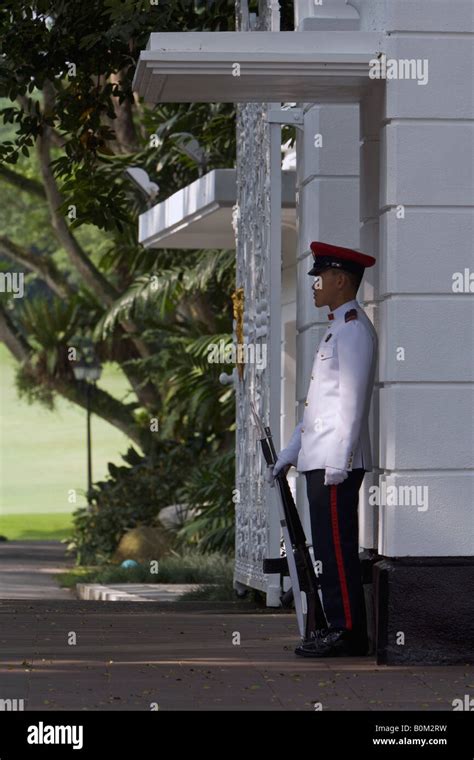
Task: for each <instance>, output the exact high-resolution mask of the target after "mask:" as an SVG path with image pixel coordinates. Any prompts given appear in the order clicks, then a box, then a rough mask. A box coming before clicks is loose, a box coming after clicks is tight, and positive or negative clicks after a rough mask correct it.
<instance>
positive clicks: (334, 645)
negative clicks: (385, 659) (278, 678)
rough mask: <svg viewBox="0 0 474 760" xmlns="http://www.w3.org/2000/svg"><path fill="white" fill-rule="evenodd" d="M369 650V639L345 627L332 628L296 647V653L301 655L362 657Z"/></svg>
mask: <svg viewBox="0 0 474 760" xmlns="http://www.w3.org/2000/svg"><path fill="white" fill-rule="evenodd" d="M367 652H368V643H367V641H362V640H361V639H360V638H359V637H356V636H355V635H354V634H353V632H352V631H348V630H346V629H345V628H331V629H329V631H326V633H325V634H323V635H321V636H318V638H315V639H314V641H310V642H303V643H302V644H301V645H300V646H298V647H296V649H295V654H297V655H299V656H300V657H362V656H364V655H366V654H367Z"/></svg>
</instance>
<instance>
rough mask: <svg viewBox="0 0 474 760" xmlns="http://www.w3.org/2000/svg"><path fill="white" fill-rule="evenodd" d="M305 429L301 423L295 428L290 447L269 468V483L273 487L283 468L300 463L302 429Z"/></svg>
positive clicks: (289, 443) (281, 452) (282, 451)
mask: <svg viewBox="0 0 474 760" xmlns="http://www.w3.org/2000/svg"><path fill="white" fill-rule="evenodd" d="M302 427H303V423H302V422H300V423H298V425H297V426H296V427H295V429H294V431H293V435H292V436H291V438H290V440H289V442H288V446H287V447H286V448H284V449H282V450H281V451H280V453H279V454H278V459H277V460H276V462H275V464H273V465H269V467H268V473H267V481H268V482H269V483H270V485H271V486H273V485H274V482H273V481H274V479H275V478H276V476H277V475H278V473H279V472H280V470H282V469H283V467H287V466H288V465H295V466H296V463H297V461H298V454H299V453H300V448H301V428H302Z"/></svg>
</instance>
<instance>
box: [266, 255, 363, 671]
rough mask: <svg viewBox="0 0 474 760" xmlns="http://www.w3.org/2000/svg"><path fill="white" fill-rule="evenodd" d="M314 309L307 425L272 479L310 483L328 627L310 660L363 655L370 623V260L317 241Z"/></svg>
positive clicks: (306, 648)
mask: <svg viewBox="0 0 474 760" xmlns="http://www.w3.org/2000/svg"><path fill="white" fill-rule="evenodd" d="M311 250H312V252H313V259H314V263H313V267H312V269H311V270H310V271H309V272H308V274H309V275H312V276H313V275H314V276H316V279H315V281H314V283H313V285H312V289H313V293H314V303H315V305H316V306H317V307H322V306H328V307H329V309H330V312H329V315H328V327H327V331H326V334H325V335H324V336H323V339H322V340H321V343H320V344H319V347H318V350H317V353H316V356H315V359H314V364H313V369H312V373H311V380H310V384H309V389H308V394H307V399H306V401H305V408H304V415H303V420H302V422H300V423H299V425H297V426H296V428H295V431H294V433H293V435H292V437H291V439H290V442H289V444H288V446H287V447H286V448H285V449H283V450H282V451H281V452H280V453H279V455H278V459H277V462H276V463H275V465H274V467H273V468H271V472H270V473H269V481H270V482H271V483H273V478H274V477H275V476H276V475H277V473H278V472H279V471H280V470H281V469H282V468H284V471H285V472H287V471H288V469H289V468H290V467H291V465H294V466H295V467H296V469H297V470H298V472H304V474H305V476H306V491H307V495H308V501H309V509H310V518H311V532H312V538H313V548H314V554H315V559H317V560H320V561H321V563H322V572H321V575H320V581H321V591H322V597H323V606H324V611H325V615H326V620H327V622H328V628H325V629H322V630H320V631H319V632H318V635H317V637H316V638H315V639H314V641H312V642H310V643H303V644H301V645H300V646H298V647H297V648H296V649H295V653H296V654H298V655H301V656H303V657H334V656H337V655H343V654H347V655H364V654H367V650H368V639H367V621H366V611H365V601H364V591H363V586H362V577H361V567H360V562H359V528H358V512H357V510H358V500H359V497H358V492H359V488H360V486H361V484H362V480H363V478H364V474H365V472H366V471H368V470H371V469H372V458H371V448H370V438H369V428H368V414H369V407H370V400H371V395H372V390H373V384H374V376H375V363H376V356H377V335H376V332H375V330H374V328H373V326H372V323H371V322H370V320H369V319H368V317H367V316H366V314H365V313H364V311H363V310H362V309H361V307H360V305H359V303H358V302H357V300H356V294H357V290H358V288H359V285H360V282H361V280H362V275H363V273H364V269H365V268H366V267H371V266H373V264H375V259H374V258H373V257H372V256H367V255H365V254H363V253H359V252H358V251H354V250H351V249H349V248H341V247H340V246H334V245H328V244H327V243H319V242H313V243H311Z"/></svg>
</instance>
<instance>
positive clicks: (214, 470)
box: [69, 437, 234, 565]
mask: <svg viewBox="0 0 474 760" xmlns="http://www.w3.org/2000/svg"><path fill="white" fill-rule="evenodd" d="M123 459H124V461H125V465H124V466H120V467H118V466H116V465H113V464H109V477H108V478H107V480H105V481H101V482H98V483H95V484H94V486H93V490H92V499H91V507H90V508H88V507H81V508H79V509H77V510H76V511H75V512H74V513H73V522H74V532H73V535H72V537H71V542H70V544H69V548H70V549H71V550H74V551H75V552H76V563H77V564H78V565H101V564H104V563H107V562H108V561H109V560H110V558H111V557H112V555H113V553H114V552H115V550H116V548H117V546H118V544H119V541H120V539H121V538H122V536H123V535H124V533H126V532H127V531H128V530H131V529H132V528H135V527H137V526H138V525H154V524H156V518H157V517H158V515H159V512H160V510H161V509H163V507H167V506H169V505H171V504H187V505H188V506H189V507H193V508H195V509H197V510H198V514H197V515H196V517H195V518H194V519H192V520H190V521H189V522H188V523H186V525H185V526H184V527H183V528H181V530H179V532H178V533H177V536H176V543H177V545H179V546H180V548H181V550H183V549H186V548H187V547H193V548H195V549H197V550H198V551H200V552H213V551H216V550H219V551H223V552H225V553H231V552H232V551H233V547H234V503H233V501H232V493H233V491H232V489H233V487H234V452H233V450H232V451H228V452H226V453H225V454H219V453H218V452H212V451H209V448H208V447H206V445H203V443H202V441H201V440H200V439H199V438H198V437H196V439H192V440H191V441H187V442H185V443H176V442H174V441H164V442H158V443H157V444H156V446H155V447H154V450H153V452H152V453H150V454H149V455H147V456H141V455H140V454H138V453H137V452H136V451H135V449H133V448H131V449H129V451H128V452H127V454H126V455H125V456H124V457H123Z"/></svg>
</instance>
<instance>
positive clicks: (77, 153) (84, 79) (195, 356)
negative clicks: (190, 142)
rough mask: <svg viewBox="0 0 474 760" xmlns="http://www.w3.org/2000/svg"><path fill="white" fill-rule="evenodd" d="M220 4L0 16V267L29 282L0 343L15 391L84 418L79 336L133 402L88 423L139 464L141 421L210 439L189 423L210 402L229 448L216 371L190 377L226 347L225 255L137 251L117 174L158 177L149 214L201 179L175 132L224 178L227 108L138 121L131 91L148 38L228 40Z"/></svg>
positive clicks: (110, 4)
mask: <svg viewBox="0 0 474 760" xmlns="http://www.w3.org/2000/svg"><path fill="white" fill-rule="evenodd" d="M233 5H234V4H233V2H230V1H229V0H215V1H214V2H207V3H206V2H196V3H194V4H192V3H190V2H189V1H186V0H168V1H166V0H160V2H159V3H158V4H157V5H152V4H150V3H149V2H137V1H136V0H133V1H132V0H90V1H89V2H88V3H87V12H85V11H84V8H85V6H84V5H83V4H81V3H77V2H76V1H75V0H56V1H55V2H52V1H50V0H35V1H31V2H27V1H25V0H19V1H15V2H4V3H3V4H2V6H1V8H0V40H1V47H0V97H1V98H2V99H3V100H2V103H3V107H2V109H1V111H0V113H1V115H2V118H3V123H4V125H5V126H4V128H3V134H2V137H3V138H4V139H2V141H1V142H0V179H1V181H2V187H3V192H4V194H5V195H6V194H7V188H10V191H11V189H15V191H16V192H15V194H14V195H13V196H12V195H11V192H10V191H8V200H7V207H9V209H10V211H11V212H12V216H13V219H14V220H15V224H14V225H13V230H12V229H11V227H12V225H11V223H8V221H7V220H6V219H5V215H4V218H3V220H4V222H6V223H4V225H2V229H3V230H4V232H5V234H2V235H1V236H0V254H1V255H2V257H3V260H4V267H3V268H4V269H5V260H7V261H8V266H9V267H10V271H11V266H12V264H13V265H14V266H16V268H17V269H20V270H21V271H23V272H26V273H27V274H28V276H27V291H26V295H27V298H26V299H24V301H20V300H15V299H11V298H9V299H7V298H6V297H5V296H2V298H1V301H0V339H1V340H2V341H3V342H4V343H5V345H6V346H7V347H8V349H9V350H10V352H11V353H12V354H13V355H14V356H15V358H16V359H17V360H18V363H19V372H18V386H19V388H20V389H21V390H22V392H24V393H27V394H28V395H29V396H30V398H32V399H37V400H41V401H43V402H45V401H46V402H48V403H50V404H52V403H53V401H54V396H55V394H61V395H62V396H64V397H66V398H68V399H69V400H70V401H73V402H74V403H77V404H79V405H83V404H84V403H85V402H84V395H83V393H82V392H81V388H80V387H79V386H78V384H77V382H76V381H75V379H74V376H73V372H72V365H71V362H70V361H69V358H68V357H69V355H70V352H69V349H70V347H71V345H73V344H74V340H75V337H76V336H78V335H93V336H94V338H95V340H96V342H97V350H98V352H99V354H100V356H101V358H102V359H104V360H105V359H107V360H111V361H115V362H117V363H118V364H119V365H120V366H121V368H122V370H123V371H124V373H125V374H126V376H127V378H128V379H129V381H130V384H131V386H132V388H133V390H134V393H135V397H136V398H135V399H134V400H133V401H132V402H129V403H123V402H121V401H118V400H116V399H115V398H113V397H112V396H110V395H109V394H108V393H107V392H105V391H103V390H98V389H97V390H96V391H95V392H94V394H93V397H92V406H93V411H94V412H95V413H96V414H98V415H99V416H101V417H103V418H104V419H106V420H108V421H109V422H110V423H111V424H113V425H115V426H117V427H118V428H119V429H121V430H122V431H123V432H125V433H126V434H127V435H128V436H129V437H130V438H131V440H132V441H134V442H135V443H136V444H137V445H139V446H141V447H142V449H144V450H147V449H148V448H149V447H150V445H151V443H152V434H151V433H150V424H149V423H150V418H151V417H153V418H154V417H155V416H158V417H159V416H160V414H165V416H166V431H167V432H168V433H169V434H170V435H176V433H177V427H178V425H179V428H180V435H181V436H182V437H186V436H187V435H190V434H191V431H192V430H193V429H194V430H195V429H196V428H195V425H196V424H197V420H198V419H199V424H200V425H201V426H203V427H201V428H199V430H201V431H202V432H204V433H205V434H206V435H207V434H209V435H211V436H212V435H215V434H216V431H215V430H214V429H213V420H212V418H209V416H206V417H205V416H204V415H203V413H202V409H204V408H206V409H207V410H208V411H209V406H210V405H211V406H212V404H213V403H214V404H215V403H218V404H220V407H219V410H218V411H219V412H221V413H222V411H224V412H227V415H226V416H224V420H223V423H222V424H217V435H218V436H223V438H226V436H227V441H228V438H229V437H228V430H229V426H230V425H231V417H232V404H231V403H228V402H229V393H228V390H226V389H223V388H222V387H220V386H219V385H218V383H217V375H218V371H217V370H218V368H214V370H215V371H214V372H212V371H207V372H204V371H203V369H202V362H203V359H204V356H203V353H202V352H203V350H204V348H205V346H206V341H209V340H210V339H212V336H213V335H215V334H219V335H220V334H222V335H224V336H226V339H229V333H230V327H231V318H232V314H231V306H230V299H229V298H228V296H229V294H230V291H231V289H232V283H233V257H232V256H229V255H227V256H226V255H222V252H216V251H194V252H193V251H191V252H189V254H187V256H186V267H185V268H183V266H182V265H177V264H176V259H177V257H176V252H173V251H168V250H165V251H158V252H157V251H144V250H143V249H141V248H140V246H139V245H138V243H137V237H136V235H137V214H138V212H139V211H141V210H143V203H142V200H141V199H140V198H139V197H137V196H136V194H135V191H134V190H133V189H132V188H131V186H130V185H129V184H128V183H127V180H126V179H125V178H124V168H125V167H126V166H128V165H131V164H133V165H138V166H141V167H143V168H145V169H146V170H147V171H148V172H149V174H150V175H151V176H152V177H156V176H157V175H159V186H160V193H159V196H158V200H161V199H163V198H165V197H167V196H168V195H170V194H171V193H172V192H174V191H175V190H177V189H179V188H180V187H182V186H184V185H185V184H188V183H189V182H190V181H192V180H194V179H196V177H197V176H198V174H199V167H198V166H197V165H196V164H195V163H194V162H193V161H192V160H191V159H190V158H189V156H188V155H186V154H185V153H184V152H183V151H182V148H181V144H180V140H179V139H178V135H179V134H181V133H183V132H192V133H193V134H195V135H196V137H197V138H198V140H199V142H200V144H201V145H202V146H203V148H204V151H205V157H206V166H207V168H208V169H212V168H216V167H219V166H232V165H233V162H234V156H235V130H234V109H233V107H232V106H230V105H213V104H211V105H209V104H184V105H181V104H178V105H163V106H160V107H157V108H155V109H152V110H150V109H147V108H145V107H144V106H143V104H142V103H140V102H139V101H138V100H137V98H136V97H135V96H134V94H133V92H132V89H131V82H132V78H133V73H134V68H135V65H136V61H137V59H138V55H139V53H140V50H141V49H143V48H144V47H145V46H146V42H147V39H148V36H149V34H150V33H151V32H152V31H156V30H157V29H166V30H167V31H175V30H180V31H182V30H192V29H196V28H197V29H212V30H216V31H217V30H226V29H229V28H232V24H233V17H234V7H233ZM197 125H198V133H197V134H196V126H197ZM151 136H153V141H151V140H150V137H151ZM38 208H40V209H41V212H40V213H38V211H37V209H38ZM35 214H36V216H35ZM12 216H10V219H11V218H12ZM45 230H46V231H45ZM178 261H180V259H179V258H178ZM223 286H224V288H223ZM209 296H210V297H209ZM173 351H174V354H173ZM207 369H209V368H207ZM189 377H191V378H192V382H191V383H189ZM166 381H168V386H166ZM188 386H189V390H188V391H187V392H186V388H187V387H188ZM209 386H211V388H212V390H210V388H209ZM191 392H193V393H194V394H195V396H194V397H195V398H196V399H198V398H199V399H200V400H201V401H203V399H205V398H206V399H207V401H206V404H207V406H206V404H204V406H203V407H202V409H201V411H200V410H199V408H198V406H199V405H196V403H195V402H194V412H193V411H189V412H187V413H186V414H184V412H185V411H186V410H187V407H190V406H191V405H192V402H191V401H190V398H191ZM221 402H222V403H221ZM216 411H217V410H216V409H214V412H216ZM183 415H184V416H183ZM221 416H222V415H221Z"/></svg>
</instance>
